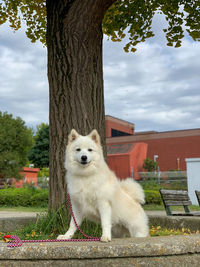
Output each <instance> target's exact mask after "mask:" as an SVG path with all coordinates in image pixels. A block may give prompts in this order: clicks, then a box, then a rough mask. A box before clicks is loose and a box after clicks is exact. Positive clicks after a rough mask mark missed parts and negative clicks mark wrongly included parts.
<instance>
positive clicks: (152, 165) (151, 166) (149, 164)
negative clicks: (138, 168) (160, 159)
mask: <svg viewBox="0 0 200 267" xmlns="http://www.w3.org/2000/svg"><path fill="white" fill-rule="evenodd" d="M157 167H158V163H157V162H154V161H153V160H152V159H150V158H146V159H145V160H144V163H143V166H142V168H143V169H145V170H146V171H148V172H153V171H154V170H156V169H157Z"/></svg>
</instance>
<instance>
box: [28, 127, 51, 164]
mask: <svg viewBox="0 0 200 267" xmlns="http://www.w3.org/2000/svg"><path fill="white" fill-rule="evenodd" d="M28 159H29V160H30V161H31V163H33V164H34V166H35V167H38V168H44V167H49V125H48V124H45V123H42V124H40V125H38V126H37V132H36V135H35V136H34V145H33V147H32V148H31V149H30V151H29V153H28Z"/></svg>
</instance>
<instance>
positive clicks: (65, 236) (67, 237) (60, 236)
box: [57, 235, 71, 239]
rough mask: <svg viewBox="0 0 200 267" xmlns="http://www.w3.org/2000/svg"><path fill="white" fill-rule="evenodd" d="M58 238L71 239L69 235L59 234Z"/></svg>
mask: <svg viewBox="0 0 200 267" xmlns="http://www.w3.org/2000/svg"><path fill="white" fill-rule="evenodd" d="M57 239H71V237H70V236H68V235H59V236H58V237H57Z"/></svg>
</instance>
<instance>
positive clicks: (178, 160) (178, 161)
mask: <svg viewBox="0 0 200 267" xmlns="http://www.w3.org/2000/svg"><path fill="white" fill-rule="evenodd" d="M177 167H178V171H179V170H180V158H177Z"/></svg>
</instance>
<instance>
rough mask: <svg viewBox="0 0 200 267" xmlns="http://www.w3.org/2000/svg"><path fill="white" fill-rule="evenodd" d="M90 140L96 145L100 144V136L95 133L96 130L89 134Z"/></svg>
mask: <svg viewBox="0 0 200 267" xmlns="http://www.w3.org/2000/svg"><path fill="white" fill-rule="evenodd" d="M89 136H90V138H91V139H92V140H93V141H94V142H95V143H96V144H99V145H100V144H101V140H100V136H99V134H98V132H97V130H95V129H94V130H93V131H92V132H91V133H90V134H89Z"/></svg>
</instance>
